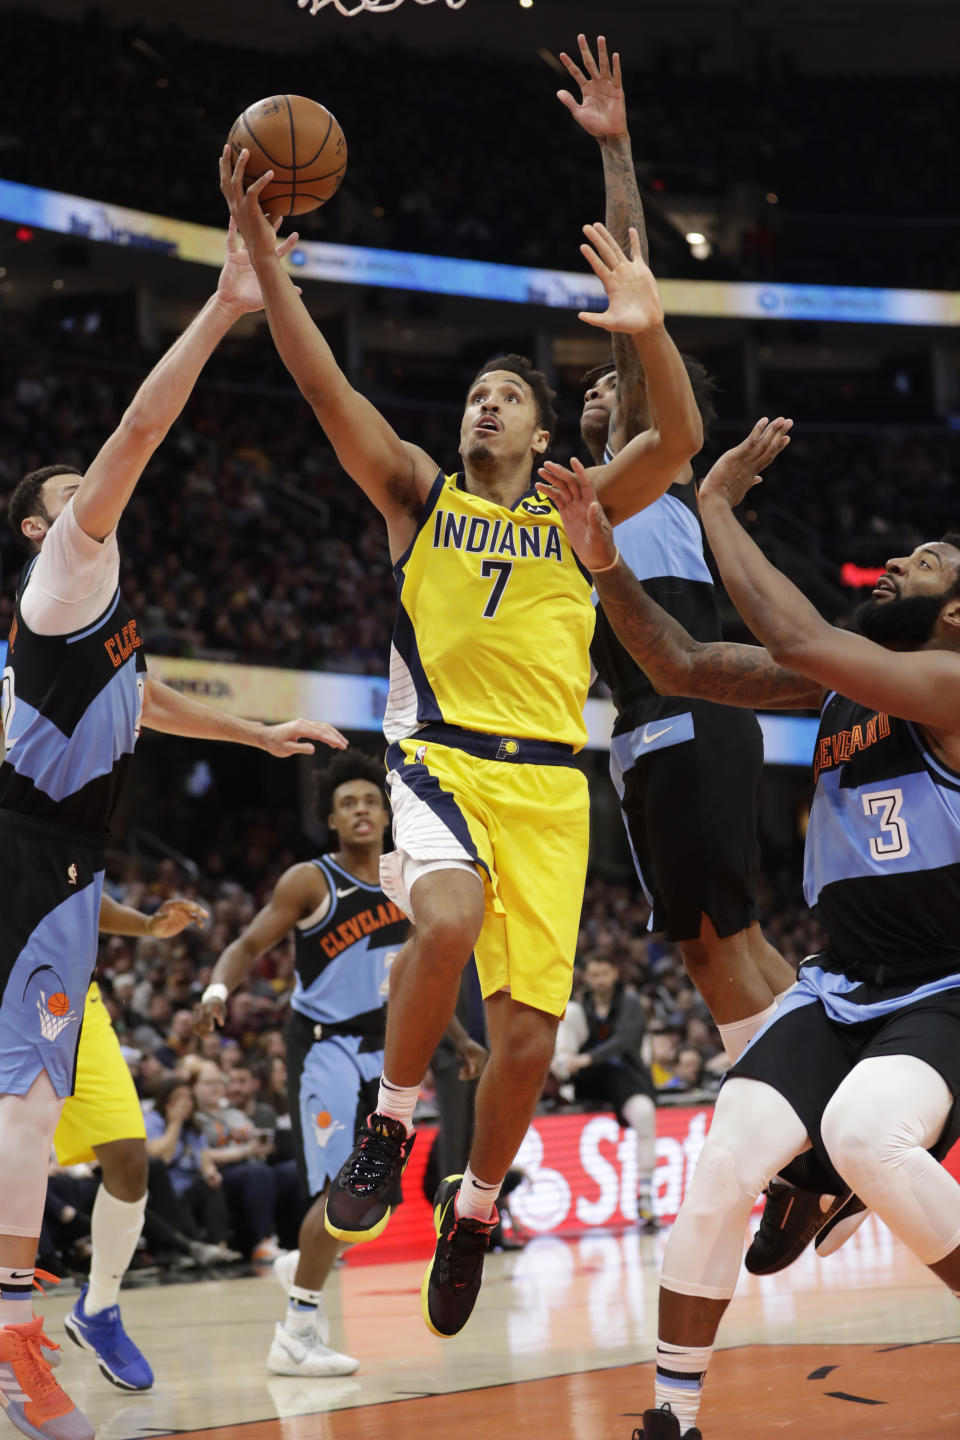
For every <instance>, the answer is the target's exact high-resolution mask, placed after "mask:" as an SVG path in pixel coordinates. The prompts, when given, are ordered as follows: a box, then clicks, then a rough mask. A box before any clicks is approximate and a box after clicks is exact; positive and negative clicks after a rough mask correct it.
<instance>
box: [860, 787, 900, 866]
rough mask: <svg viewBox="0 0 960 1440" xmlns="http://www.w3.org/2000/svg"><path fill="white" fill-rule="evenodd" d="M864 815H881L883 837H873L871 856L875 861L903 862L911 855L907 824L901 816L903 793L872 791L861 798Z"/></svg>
mask: <svg viewBox="0 0 960 1440" xmlns="http://www.w3.org/2000/svg"><path fill="white" fill-rule="evenodd" d="M861 798H862V800H863V813H864V815H879V817H880V829H881V830H882V831H883V834H882V835H871V837H870V854H871V856H872V858H873V859H874V860H903V859H904V858H905V857H906V856H907V855H909V854H910V836H909V835H908V833H907V822H906V820H904V819H903V817H902V816H901V814H900V807H901V806H902V804H903V791H902V790H901V789H899V787H895V788H893V789H890V790H871V791H869V793H868V794H866V795H864V796H862V797H861Z"/></svg>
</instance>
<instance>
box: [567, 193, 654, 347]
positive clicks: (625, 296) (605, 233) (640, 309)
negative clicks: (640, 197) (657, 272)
mask: <svg viewBox="0 0 960 1440" xmlns="http://www.w3.org/2000/svg"><path fill="white" fill-rule="evenodd" d="M583 233H584V235H586V237H587V239H588V240H589V241H590V244H589V245H581V246H580V253H581V254H582V255H583V257H584V259H585V260H586V261H587V264H588V265H589V266H590V268H591V270H592V271H593V272H594V274H595V275H597V276H599V278H600V280H601V281H602V282H603V288H604V290H606V292H607V299H608V300H609V302H610V304H609V306H608V308H607V309H606V310H602V311H597V310H581V311H580V313H579V316H578V318H579V319H580V320H582V321H583V322H584V324H585V325H595V326H598V327H599V328H600V329H602V330H615V331H620V332H622V333H624V334H627V335H640V334H642V333H644V332H645V331H649V330H657V329H660V328H662V326H663V323H664V316H663V301H662V300H661V299H660V291H659V290H658V289H657V282H656V280H655V279H654V278H653V271H652V270H651V269H650V266H649V265H647V264H646V262H645V261H644V258H643V253H642V251H641V249H640V237H639V236H638V234H637V232H636V230H635V229H634V228H633V226H632V225H631V226H630V258H629V260H628V259H627V257H626V255H624V253H623V251H622V250H621V249H620V246H619V245H618V244H617V242H616V240H614V238H613V236H612V235H611V234H610V231H609V230H608V229H607V227H606V225H601V224H600V222H599V221H597V223H596V225H584V227H583Z"/></svg>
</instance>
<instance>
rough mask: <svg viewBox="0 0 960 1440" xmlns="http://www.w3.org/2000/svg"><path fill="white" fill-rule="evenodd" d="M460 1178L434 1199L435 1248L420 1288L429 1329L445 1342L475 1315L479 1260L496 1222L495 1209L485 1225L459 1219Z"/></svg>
mask: <svg viewBox="0 0 960 1440" xmlns="http://www.w3.org/2000/svg"><path fill="white" fill-rule="evenodd" d="M462 1179H463V1176H462V1175H448V1176H447V1178H446V1180H441V1182H440V1184H439V1186H438V1187H437V1193H436V1194H435V1195H434V1197H433V1225H434V1229H435V1230H436V1232H437V1248H436V1250H435V1251H434V1252H433V1259H432V1260H431V1261H430V1264H429V1265H428V1266H427V1273H426V1274H425V1275H424V1277H423V1285H422V1286H421V1287H420V1308H421V1310H422V1311H423V1318H424V1320H425V1321H426V1324H427V1329H428V1330H432V1331H433V1333H434V1335H440V1336H441V1337H443V1338H444V1339H447V1338H449V1337H450V1336H451V1335H456V1334H458V1333H459V1332H460V1331H461V1330H462V1329H463V1327H464V1325H466V1323H467V1321H468V1320H469V1319H470V1316H471V1315H472V1314H473V1307H474V1305H475V1304H476V1301H477V1296H478V1295H479V1293H480V1282H481V1280H482V1279H483V1257H484V1256H485V1255H486V1253H487V1251H488V1250H489V1248H490V1237H491V1235H492V1234H493V1232H494V1230H495V1229H496V1226H497V1220H498V1216H497V1212H496V1209H494V1212H493V1215H492V1216H491V1218H490V1219H489V1220H473V1219H471V1218H470V1217H469V1216H459V1215H458V1214H457V1211H456V1204H455V1202H456V1198H457V1192H458V1191H459V1189H460V1181H461V1180H462Z"/></svg>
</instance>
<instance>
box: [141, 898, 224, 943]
mask: <svg viewBox="0 0 960 1440" xmlns="http://www.w3.org/2000/svg"><path fill="white" fill-rule="evenodd" d="M209 919H210V911H209V910H204V908H203V906H202V905H197V904H195V903H194V901H192V900H181V899H179V898H178V897H176V896H175V897H174V898H173V899H172V900H164V902H163V904H162V905H161V906H160V907H159V909H157V910H155V911H154V912H153V914H152V915H151V916H150V920H149V924H148V929H147V933H148V934H149V935H150V936H151V937H152V938H153V939H154V940H169V939H170V938H171V936H173V935H179V934H180V932H181V930H186V928H187V926H188V925H196V927H197V929H198V930H202V929H203V924H204V921H205V920H209Z"/></svg>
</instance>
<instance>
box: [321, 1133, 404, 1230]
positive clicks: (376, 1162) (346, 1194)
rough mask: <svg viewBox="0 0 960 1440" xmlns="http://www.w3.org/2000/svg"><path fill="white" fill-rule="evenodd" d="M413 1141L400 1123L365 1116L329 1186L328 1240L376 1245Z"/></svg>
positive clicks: (394, 1199) (394, 1202) (325, 1219)
mask: <svg viewBox="0 0 960 1440" xmlns="http://www.w3.org/2000/svg"><path fill="white" fill-rule="evenodd" d="M415 1139H416V1133H414V1134H412V1135H407V1127H406V1126H405V1125H404V1123H403V1121H402V1120H394V1119H393V1117H392V1116H391V1115H381V1114H380V1113H379V1112H378V1111H374V1113H373V1114H372V1115H368V1116H367V1118H366V1120H365V1121H364V1123H363V1128H362V1129H361V1131H360V1135H359V1138H358V1139H357V1143H356V1145H355V1146H354V1148H353V1153H352V1154H351V1155H350V1157H349V1158H348V1159H347V1160H345V1161H344V1163H343V1165H342V1166H341V1169H340V1173H339V1174H338V1175H337V1178H336V1179H335V1180H334V1182H333V1184H332V1185H331V1186H330V1193H329V1195H328V1196H327V1204H326V1209H325V1210H324V1215H323V1223H324V1226H325V1227H326V1229H327V1230H328V1231H329V1233H330V1234H331V1235H335V1236H336V1237H337V1239H338V1240H346V1241H347V1242H348V1243H355V1242H356V1241H358V1240H375V1239H376V1238H377V1236H378V1235H381V1234H382V1233H383V1231H384V1230H386V1228H387V1221H388V1220H389V1219H390V1211H391V1207H392V1206H393V1205H395V1204H396V1203H397V1197H398V1195H399V1191H400V1177H401V1175H402V1174H403V1172H404V1170H405V1169H406V1166H407V1161H408V1160H409V1159H410V1151H411V1150H412V1149H413V1142H414V1140H415Z"/></svg>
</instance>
